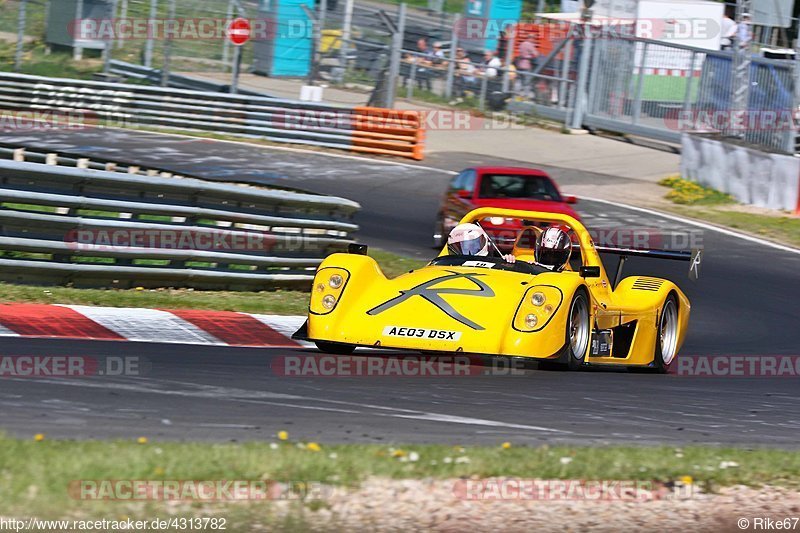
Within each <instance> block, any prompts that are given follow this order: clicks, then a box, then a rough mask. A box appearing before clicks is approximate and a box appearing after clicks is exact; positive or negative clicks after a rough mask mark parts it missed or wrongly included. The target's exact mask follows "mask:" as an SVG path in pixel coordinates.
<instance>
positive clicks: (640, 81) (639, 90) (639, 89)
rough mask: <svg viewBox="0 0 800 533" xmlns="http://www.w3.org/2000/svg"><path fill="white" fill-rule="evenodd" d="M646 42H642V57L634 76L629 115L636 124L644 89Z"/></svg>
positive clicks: (639, 114) (640, 114)
mask: <svg viewBox="0 0 800 533" xmlns="http://www.w3.org/2000/svg"><path fill="white" fill-rule="evenodd" d="M648 44H649V43H644V47H642V59H641V60H640V61H639V76H638V77H637V78H636V99H635V100H634V101H633V116H632V117H631V121H632V123H633V124H638V122H639V119H640V118H641V117H642V94H643V91H644V66H645V65H646V64H647V63H646V62H647V45H648ZM634 46H635V43H634ZM623 112H624V109H623Z"/></svg>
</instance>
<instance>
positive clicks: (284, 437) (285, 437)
mask: <svg viewBox="0 0 800 533" xmlns="http://www.w3.org/2000/svg"><path fill="white" fill-rule="evenodd" d="M288 439H289V434H288V433H286V432H285V431H279V432H278V440H288Z"/></svg>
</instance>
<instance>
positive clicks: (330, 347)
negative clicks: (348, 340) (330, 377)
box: [314, 341, 356, 355]
mask: <svg viewBox="0 0 800 533" xmlns="http://www.w3.org/2000/svg"><path fill="white" fill-rule="evenodd" d="M314 344H316V345H317V348H319V351H321V352H325V353H332V354H336V355H350V354H351V353H353V350H355V349H356V347H355V346H353V345H352V344H340V343H338V342H325V341H314Z"/></svg>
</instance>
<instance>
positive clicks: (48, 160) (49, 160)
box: [44, 154, 58, 165]
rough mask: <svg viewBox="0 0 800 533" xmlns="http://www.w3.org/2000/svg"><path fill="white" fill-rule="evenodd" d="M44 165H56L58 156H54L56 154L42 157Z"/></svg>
mask: <svg viewBox="0 0 800 533" xmlns="http://www.w3.org/2000/svg"><path fill="white" fill-rule="evenodd" d="M44 164H45V165H57V164H58V155H56V154H47V155H46V156H45V157H44Z"/></svg>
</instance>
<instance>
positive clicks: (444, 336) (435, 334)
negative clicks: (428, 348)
mask: <svg viewBox="0 0 800 533" xmlns="http://www.w3.org/2000/svg"><path fill="white" fill-rule="evenodd" d="M383 336H384V337H412V338H416V339H428V340H439V341H457V340H459V339H460V338H461V332H460V331H448V330H446V329H426V328H405V327H400V326H386V327H385V328H383Z"/></svg>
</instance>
